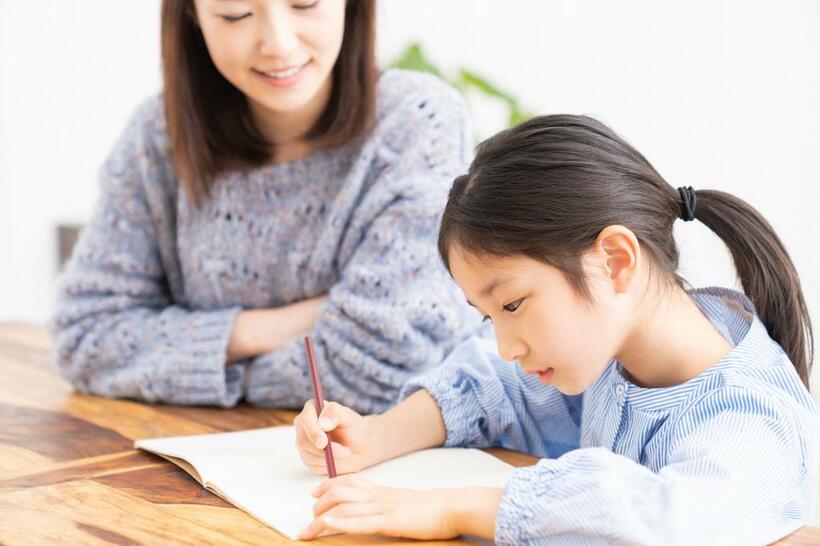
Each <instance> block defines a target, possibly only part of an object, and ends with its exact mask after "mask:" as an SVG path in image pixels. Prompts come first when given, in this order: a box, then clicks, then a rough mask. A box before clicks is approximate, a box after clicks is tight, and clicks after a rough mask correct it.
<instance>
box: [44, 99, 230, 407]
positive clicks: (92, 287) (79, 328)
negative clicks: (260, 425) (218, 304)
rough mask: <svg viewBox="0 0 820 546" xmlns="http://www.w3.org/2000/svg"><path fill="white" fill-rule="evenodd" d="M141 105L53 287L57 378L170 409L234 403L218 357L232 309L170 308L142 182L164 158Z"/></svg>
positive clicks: (223, 358)
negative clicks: (55, 289) (55, 292)
mask: <svg viewBox="0 0 820 546" xmlns="http://www.w3.org/2000/svg"><path fill="white" fill-rule="evenodd" d="M155 106H156V104H153V105H148V106H143V107H142V108H141V109H140V110H139V111H138V112H137V114H136V115H135V116H134V118H133V119H132V121H131V122H130V124H129V126H128V128H127V129H126V131H125V133H124V134H123V136H122V137H121V139H120V140H119V142H118V143H117V144H116V146H115V147H114V149H113V150H112V152H111V154H110V155H109V157H108V158H107V160H106V162H105V163H104V165H103V168H102V169H101V173H100V197H99V199H98V202H97V205H96V209H95V212H94V213H93V216H92V218H91V220H90V222H89V224H88V225H87V226H86V227H85V228H84V229H83V231H82V235H81V237H80V240H79V241H78V243H77V246H76V248H75V250H74V253H73V256H72V259H71V260H70V262H69V264H68V266H67V269H66V271H65V273H64V274H63V275H62V277H61V279H60V281H59V283H58V302H57V306H56V313H55V316H54V317H53V318H52V321H51V324H50V329H51V331H52V336H53V340H54V346H55V351H56V357H57V363H58V365H59V368H60V370H61V373H62V375H63V376H64V377H66V378H67V379H68V380H69V381H71V383H72V384H73V385H74V386H75V387H76V388H77V389H78V390H80V391H83V392H89V393H94V394H98V395H103V396H112V397H126V398H135V399H140V400H145V401H148V402H166V403H172V404H212V405H219V406H231V405H234V404H235V403H236V402H237V401H238V400H239V398H240V397H241V394H242V393H241V379H242V378H241V376H242V371H243V370H242V367H241V366H233V365H232V366H228V367H226V364H225V363H226V360H227V359H226V354H225V350H226V347H227V343H228V338H229V336H230V332H231V329H232V327H233V322H234V318H235V315H236V313H237V312H238V311H239V309H238V308H228V309H218V310H212V311H192V310H189V309H186V308H185V307H184V306H181V305H178V304H176V303H175V302H174V301H172V298H171V296H170V293H169V289H168V282H167V281H168V280H167V278H166V276H165V269H164V267H163V262H162V259H161V256H160V249H159V241H158V237H159V235H158V230H157V228H156V224H155V218H154V217H153V215H152V209H151V207H150V206H149V201H148V199H147V197H146V191H145V181H146V180H149V179H151V177H156V176H161V173H160V169H161V167H160V166H161V163H162V161H163V159H162V158H161V157H159V152H158V151H157V150H156V149H155V148H154V147H153V146H152V145H151V144H150V143H149V142H148V136H147V135H146V132H147V131H146V124H147V123H148V121H147V119H146V118H149V117H150V116H151V111H152V108H153V109H154V111H155V110H156V109H155V108H154V107H155Z"/></svg>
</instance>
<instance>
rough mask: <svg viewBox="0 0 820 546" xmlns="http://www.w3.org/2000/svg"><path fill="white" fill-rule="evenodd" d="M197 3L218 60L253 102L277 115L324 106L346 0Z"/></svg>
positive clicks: (227, 76) (208, 42)
mask: <svg viewBox="0 0 820 546" xmlns="http://www.w3.org/2000/svg"><path fill="white" fill-rule="evenodd" d="M194 4H195V7H196V14H197V21H198V23H199V27H200V28H201V29H202V35H203V36H204V38H205V43H206V45H207V47H208V52H209V53H210V56H211V59H212V60H213V63H214V65H215V66H216V68H217V70H219V72H220V73H221V74H222V75H223V76H224V77H225V79H227V80H228V81H229V82H231V83H232V84H233V85H234V86H235V87H236V88H237V89H239V90H240V91H242V93H244V94H245V95H246V96H247V97H248V99H249V100H250V101H251V103H252V106H255V107H256V109H258V108H259V107H261V108H262V109H264V110H265V111H267V112H268V113H272V114H276V113H290V114H292V113H298V112H300V111H302V110H310V111H315V110H317V106H318V110H322V109H323V108H324V105H325V104H326V103H327V99H328V97H329V96H330V89H331V85H332V78H331V72H332V70H333V66H334V65H335V63H336V58H337V57H338V56H339V50H340V49H341V46H342V38H343V35H344V17H345V0H195V2H194ZM317 103H319V104H318V105H317ZM214 107H215V108H218V107H219V105H214Z"/></svg>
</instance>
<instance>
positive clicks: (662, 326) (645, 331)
mask: <svg viewBox="0 0 820 546" xmlns="http://www.w3.org/2000/svg"><path fill="white" fill-rule="evenodd" d="M640 305H641V306H643V309H639V311H638V320H636V321H635V326H634V327H633V329H632V331H631V332H630V334H629V335H628V336H627V338H626V341H625V342H624V344H623V347H622V350H621V351H619V354H618V355H616V358H617V359H618V361H619V362H620V363H621V364H623V366H624V368H625V370H626V371H627V372H628V374H629V376H630V378H631V379H632V380H633V381H634V382H635V383H636V384H638V385H640V386H643V387H669V386H672V385H678V384H681V383H684V382H686V381H689V380H690V379H694V378H695V377H697V376H698V375H700V374H701V373H703V372H704V371H706V370H708V369H709V368H711V367H712V366H714V365H715V364H716V363H717V362H718V361H720V360H721V359H722V358H723V357H724V356H726V355H727V354H728V353H729V352H731V350H732V345H730V344H729V342H727V341H726V340H725V339H724V338H723V336H722V335H721V334H720V333H719V332H718V331H717V329H715V327H714V325H713V324H712V323H711V322H710V321H709V319H708V318H706V316H705V315H704V314H703V313H702V312H701V311H700V309H699V308H698V307H697V305H695V303H694V302H693V301H692V300H691V298H690V297H689V295H688V294H687V293H686V292H685V291H684V290H683V289H681V288H679V287H677V286H675V287H672V288H669V292H666V291H663V292H662V293H661V294H660V297H658V298H646V299H645V300H643V301H642V303H641V304H640Z"/></svg>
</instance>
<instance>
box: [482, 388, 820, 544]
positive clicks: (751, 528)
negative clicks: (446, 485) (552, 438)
mask: <svg viewBox="0 0 820 546" xmlns="http://www.w3.org/2000/svg"><path fill="white" fill-rule="evenodd" d="M723 395H725V393H723V394H718V395H716V396H715V397H709V398H707V399H704V400H702V401H701V402H700V403H699V404H697V406H696V407H695V408H693V409H692V410H691V411H690V412H689V413H688V415H687V416H686V418H684V419H682V420H681V421H680V422H679V423H677V426H676V427H675V430H676V431H677V435H676V436H675V437H673V438H667V439H666V441H668V442H669V444H670V445H669V457H668V461H667V463H666V464H665V466H663V467H661V468H660V469H659V470H658V471H657V472H655V471H653V470H652V469H650V468H647V467H645V466H642V465H641V464H639V463H637V462H635V461H633V460H632V459H629V458H627V457H624V456H621V455H617V454H615V453H613V452H611V451H609V450H608V449H605V448H602V447H590V448H583V449H577V450H574V451H572V452H569V453H567V454H566V455H564V456H562V457H560V458H558V459H543V460H541V461H540V462H539V463H538V464H537V465H535V466H531V467H526V468H519V469H516V470H515V471H514V473H513V476H512V477H511V479H510V481H509V482H508V483H507V487H506V489H505V492H504V496H503V497H502V500H501V504H500V506H499V509H498V512H497V515H496V537H495V538H496V543H497V544H499V545H507V544H721V545H723V544H769V543H771V542H773V541H775V540H777V539H779V538H782V537H783V536H786V535H788V534H789V533H791V532H792V531H794V530H795V529H797V528H798V527H800V526H801V525H805V524H806V523H807V522H808V521H810V518H811V517H812V516H813V489H814V484H815V479H814V461H813V456H812V454H811V453H807V452H806V451H805V450H803V449H801V448H800V447H799V445H800V443H801V440H800V439H801V437H803V436H805V434H806V430H798V428H796V427H795V426H794V424H793V422H792V421H791V417H792V416H791V415H790V414H789V412H785V411H777V410H773V408H772V407H771V406H770V405H768V403H767V402H766V401H763V400H761V399H760V398H758V397H755V396H751V397H750V396H745V395H740V396H736V395H734V396H733V399H732V401H730V402H729V403H728V404H727V403H726V400H721V399H720V398H721V396H723ZM727 407H729V408H735V409H726V408H727ZM653 441H655V440H653ZM657 441H662V440H657Z"/></svg>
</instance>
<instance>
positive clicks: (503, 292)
mask: <svg viewBox="0 0 820 546" xmlns="http://www.w3.org/2000/svg"><path fill="white" fill-rule="evenodd" d="M449 262H450V264H449V265H450V271H451V273H452V275H453V278H454V279H455V280H456V282H457V283H458V285H459V286H460V287H461V290H462V291H463V292H464V295H465V296H466V297H467V301H468V302H469V303H470V304H471V305H472V306H473V307H475V308H476V309H477V310H478V312H479V313H481V314H482V315H484V316H485V317H487V318H488V319H490V320H492V322H493V328H494V329H495V334H496V340H497V342H498V352H499V355H500V356H501V358H503V359H504V360H511V361H518V362H519V364H520V365H521V368H522V369H523V370H524V371H525V372H527V373H532V374H538V376H539V378H540V379H541V382H542V383H550V384H553V385H555V387H556V388H558V390H560V391H561V392H563V393H565V394H578V393H580V392H582V391H583V390H584V389H586V388H587V387H588V386H589V385H591V384H592V383H593V382H594V381H595V380H596V379H597V378H598V376H599V375H600V374H601V372H602V371H603V369H604V368H605V366H606V364H607V363H608V362H609V361H610V360H611V359H612V358H613V356H614V355H615V354H616V352H617V350H618V346H619V344H620V343H621V341H622V338H623V335H624V333H625V332H624V326H625V325H624V323H623V320H621V318H622V317H623V314H622V312H621V309H619V307H618V305H617V304H614V302H613V301H612V299H611V298H610V297H609V296H608V295H607V290H606V289H605V285H606V282H603V283H599V282H596V281H597V279H596V278H595V277H596V275H595V274H592V275H589V276H588V278H587V284H588V286H589V288H590V290H591V292H592V296H593V297H592V299H593V301H588V300H586V299H584V298H583V297H582V296H580V295H579V294H578V293H577V292H576V290H575V289H574V288H573V287H572V285H570V284H569V282H568V281H567V279H566V277H565V276H564V274H563V273H562V272H561V271H560V270H558V269H557V268H555V267H553V266H551V265H548V264H545V263H542V262H539V261H536V260H533V259H531V258H526V257H494V256H481V257H479V256H476V255H474V254H470V253H465V252H462V251H461V250H460V249H458V248H457V247H454V248H452V249H451V251H450V253H449ZM599 285H600V286H601V287H602V288H603V289H599Z"/></svg>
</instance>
